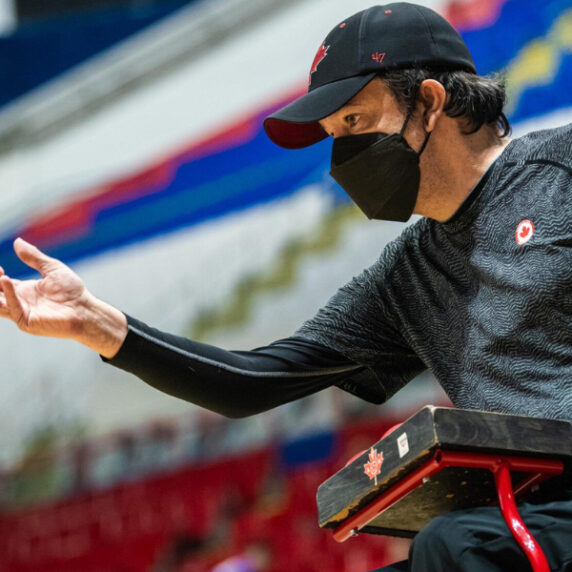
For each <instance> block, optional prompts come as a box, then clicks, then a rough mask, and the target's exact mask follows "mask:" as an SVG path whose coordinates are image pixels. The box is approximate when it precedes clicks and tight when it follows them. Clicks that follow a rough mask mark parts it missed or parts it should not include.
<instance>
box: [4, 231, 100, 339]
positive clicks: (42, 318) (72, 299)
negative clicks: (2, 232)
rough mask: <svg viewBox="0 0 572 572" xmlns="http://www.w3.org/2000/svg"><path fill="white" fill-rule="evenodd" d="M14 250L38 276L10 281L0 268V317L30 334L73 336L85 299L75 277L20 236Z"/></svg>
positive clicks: (85, 292) (87, 295)
mask: <svg viewBox="0 0 572 572" xmlns="http://www.w3.org/2000/svg"><path fill="white" fill-rule="evenodd" d="M14 250H15V251H16V254H17V255H18V257H19V258H20V260H22V262H24V263H25V264H27V265H28V266H30V267H31V268H34V269H35V270H37V271H38V272H39V273H40V274H41V276H42V278H41V279H40V280H14V279H11V278H9V277H7V276H5V275H4V272H3V270H2V269H0V316H1V317H6V318H8V319H10V320H12V321H13V322H15V323H16V324H17V326H18V327H19V328H20V329H21V330H23V331H25V332H28V333H30V334H35V335H39V336H52V337H58V338H71V337H74V335H75V334H76V333H77V328H78V327H80V323H81V316H82V309H83V308H84V307H85V304H86V302H87V300H88V298H89V293H88V292H87V290H86V288H85V286H84V284H83V282H82V281H81V279H80V278H79V276H78V275H77V274H75V272H73V271H72V270H71V269H70V268H68V267H67V266H66V265H65V264H63V263H62V262H60V261H59V260H56V259H55V258H50V257H49V256H47V255H45V254H44V253H42V252H41V251H40V250H38V249H37V248H36V247H35V246H32V245H31V244H29V243H27V242H25V241H24V240H22V239H17V240H16V241H15V243H14Z"/></svg>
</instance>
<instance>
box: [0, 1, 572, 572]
mask: <svg viewBox="0 0 572 572" xmlns="http://www.w3.org/2000/svg"><path fill="white" fill-rule="evenodd" d="M503 103H504V87H503V85H502V82H499V81H498V80H497V79H495V78H482V77H479V76H478V75H476V70H475V66H474V63H473V61H472V58H471V55H470V53H469V52H468V50H467V48H466V46H465V44H464V43H463V41H462V39H461V38H460V37H459V35H458V34H457V33H456V32H455V31H454V29H453V28H452V27H451V26H450V25H449V24H448V23H447V22H446V21H445V20H444V19H443V18H441V17H440V16H438V15H437V14H436V13H435V12H433V11H431V10H429V9H426V8H423V7H420V6H415V5H412V4H406V3H397V4H389V5H387V6H377V7H373V8H371V9H369V10H365V11H363V12H360V13H358V14H355V15H353V16H351V17H350V18H348V19H347V20H345V21H344V22H341V23H340V24H339V25H337V26H336V27H335V28H334V29H333V30H332V31H331V32H330V34H329V35H328V36H327V37H326V39H325V41H324V43H323V44H322V46H321V47H320V49H319V50H318V53H317V55H316V58H315V59H314V62H313V64H312V68H311V72H310V85H309V90H308V94H306V95H305V96H304V97H302V98H300V99H298V100H296V101H295V102H294V103H292V104H290V105H289V106H287V107H286V108H284V109H282V110H280V111H279V112H277V113H276V114H274V115H273V116H271V117H269V118H268V119H267V120H266V122H265V128H266V131H267V133H268V135H269V136H270V138H271V139H272V140H273V141H275V142H276V143H278V144H280V145H283V146H284V147H291V148H295V147H302V146H305V145H309V144H312V143H314V142H316V141H319V140H321V139H323V138H325V137H327V136H332V137H333V138H334V142H333V148H332V173H331V174H332V176H333V177H334V178H335V179H336V180H337V181H338V182H339V183H340V184H341V185H342V186H343V187H344V188H345V189H346V191H347V192H348V194H349V195H350V196H351V197H352V198H353V199H354V200H355V202H356V203H357V204H358V205H359V206H360V207H361V208H362V210H363V211H364V212H365V214H366V215H367V216H368V217H370V218H380V219H391V220H407V219H408V218H409V216H410V215H411V214H412V212H414V213H417V214H420V215H423V216H424V217H425V218H423V219H421V220H420V221H419V222H418V223H416V224H415V225H412V226H410V227H408V228H407V229H406V230H405V231H404V232H403V234H402V235H401V236H400V237H399V238H398V239H397V240H396V241H394V242H393V243H391V244H390V245H389V246H388V247H387V248H386V249H385V250H384V251H383V252H382V254H381V256H380V258H379V260H378V261H377V262H376V263H375V264H373V266H371V267H370V268H369V269H367V270H365V271H364V272H363V273H362V274H361V275H360V276H358V277H357V278H355V279H354V280H352V281H351V282H350V283H349V284H347V285H346V286H344V287H343V288H341V289H340V290H339V291H338V293H337V294H336V295H335V296H334V297H333V298H332V299H331V300H330V301H329V303H328V304H327V305H326V306H325V307H324V308H323V309H322V310H321V311H320V312H319V313H318V314H317V316H316V317H315V318H313V319H312V320H310V321H308V322H307V323H306V324H304V325H303V326H302V328H301V329H300V330H299V331H298V332H296V334H295V335H294V336H292V337H290V338H287V339H285V340H280V341H278V342H275V343H273V344H271V345H269V346H267V347H264V348H259V349H257V350H254V351H251V352H228V351H225V350H222V349H219V348H214V347H211V346H207V345H204V344H200V343H196V342H193V341H191V340H188V339H184V338H180V337H177V336H173V335H170V334H167V333H163V332H159V331H157V330H154V329H152V328H150V327H149V326H147V325H145V324H143V323H141V322H139V321H137V320H135V319H134V318H131V317H127V316H125V315H124V314H122V313H121V312H119V311H118V310H116V309H115V308H113V307H110V306H109V305H108V304H106V303H104V302H102V301H100V300H98V299H97V298H95V297H94V296H93V295H92V294H91V293H89V292H88V291H87V290H86V289H85V287H84V286H83V284H82V282H81V280H80V279H79V278H78V277H77V276H76V275H75V274H74V273H73V272H71V270H69V269H68V268H67V267H65V266H64V265H63V264H61V263H60V262H59V261H57V260H54V259H52V258H49V257H47V256H46V255H44V254H43V253H41V252H40V251H38V250H37V249H36V248H34V247H33V246H31V245H29V244H27V243H25V242H24V241H22V240H20V239H18V240H17V241H16V242H15V244H14V247H15V250H16V252H17V254H18V256H19V257H20V258H21V259H22V260H23V261H24V262H25V263H26V264H28V265H30V266H31V267H32V268H35V269H37V270H38V271H39V272H40V273H41V274H42V276H43V278H42V280H40V281H26V282H18V281H15V280H11V279H10V278H8V277H7V276H4V277H2V278H0V287H1V289H2V292H3V294H2V295H1V296H0V313H1V315H3V316H5V317H7V318H9V319H12V320H13V321H14V322H16V323H17V324H18V326H19V327H20V329H22V330H24V331H27V332H30V333H34V334H37V335H49V336H57V337H66V338H72V339H75V340H77V341H79V342H81V343H83V344H84V345H86V346H88V347H90V348H92V349H94V350H95V351H97V352H99V353H100V354H101V355H102V356H103V358H104V359H105V360H107V361H109V363H111V364H113V365H115V366H117V367H120V368H123V369H125V370H127V371H130V372H132V373H134V374H136V375H138V376H139V377H141V378H142V379H144V380H145V381H147V382H148V383H150V384H151V385H153V386H155V387H157V388H158V389H161V390H162V391H165V392H167V393H170V394H172V395H176V396H178V397H182V398H183V399H188V400H190V401H192V402H194V403H197V404H199V405H202V406H204V407H208V408H210V409H213V410H215V411H218V412H220V413H223V414H225V415H229V416H241V415H249V414H253V413H256V412H259V411H263V410H265V409H268V408H270V407H274V406H276V405H279V404H281V403H285V402H287V401H291V400H293V399H297V398H300V397H303V396H305V395H308V394H310V393H312V392H315V391H318V390H320V389H323V388H325V387H327V386H330V385H337V386H339V387H341V388H343V389H345V390H347V391H350V392H352V393H354V394H356V395H358V396H360V397H362V398H364V399H367V400H370V401H373V402H376V403H381V402H382V401H384V400H385V399H388V398H389V397H390V396H391V395H392V394H393V393H395V392H396V391H397V390H398V389H399V388H400V387H402V386H403V385H404V384H406V383H407V382H408V381H409V380H411V379H412V378H413V377H414V376H415V375H417V374H418V373H419V372H421V371H422V370H424V369H425V368H430V369H431V370H432V371H433V373H434V374H435V376H436V377H437V379H438V380H439V381H440V383H441V384H442V385H443V387H444V389H445V390H446V391H447V393H448V395H449V397H450V398H451V400H452V402H453V403H454V404H455V405H456V406H459V407H466V408H472V409H481V410H489V411H500V412H508V413H517V414H524V415H531V416H541V417H553V418H565V419H572V407H571V406H572V390H571V388H570V382H571V381H572V327H571V326H572V296H571V294H570V293H571V292H572V248H571V247H572V224H571V223H570V207H569V204H570V190H571V188H572V179H571V177H572V161H571V159H570V157H571V153H570V151H571V147H572V128H571V127H570V126H567V127H562V128H559V129H555V130H552V131H544V132H538V133H533V134H531V135H528V136H527V137H524V138H522V139H519V140H514V141H509V139H508V137H507V135H508V132H509V126H508V122H507V120H506V118H505V117H504V115H503V113H502V107H503ZM150 276H151V280H152V273H151V274H150ZM571 498H572V496H571V495H570V494H569V493H568V492H567V486H566V484H565V483H559V484H558V486H556V485H551V486H550V488H549V490H548V491H546V492H544V493H543V492H542V491H541V494H539V495H538V496H537V498H536V499H535V503H536V504H524V505H523V506H522V508H521V513H522V514H523V517H524V520H525V522H526V523H527V524H528V525H529V527H530V529H531V532H532V533H533V534H534V535H535V536H536V538H537V540H539V542H540V544H541V545H542V546H543V547H544V549H545V550H546V552H547V557H548V560H549V563H550V566H551V569H552V570H572V542H570V539H571V538H572V501H571V500H570V499H571ZM406 566H409V569H410V570H413V571H423V572H429V571H433V570H456V569H458V570H526V569H527V568H528V563H527V560H526V559H525V557H524V555H523V554H522V552H521V551H520V549H519V548H518V546H517V544H516V542H515V541H514V540H513V539H512V537H511V536H510V533H509V532H508V529H507V527H506V526H505V525H504V523H503V522H502V519H501V517H500V513H499V511H498V509H495V508H491V507H484V508H482V509H476V510H472V511H461V512H459V513H452V514H450V515H446V516H443V517H439V518H438V519H435V520H434V521H433V522H432V523H430V525H429V526H428V527H427V528H426V529H425V530H424V531H422V532H421V533H420V534H419V535H418V536H417V538H416V540H415V541H414V543H413V546H412V550H411V553H410V561H409V564H407V563H401V565H397V567H395V568H393V569H407V568H406ZM389 569H390V568H388V570H389Z"/></svg>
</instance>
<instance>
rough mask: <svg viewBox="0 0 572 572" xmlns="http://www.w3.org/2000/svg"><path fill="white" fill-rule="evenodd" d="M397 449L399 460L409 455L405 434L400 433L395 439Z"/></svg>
mask: <svg viewBox="0 0 572 572" xmlns="http://www.w3.org/2000/svg"><path fill="white" fill-rule="evenodd" d="M397 449H398V450H399V458H400V459H401V457H403V456H404V455H407V453H409V443H408V442H407V433H402V434H401V435H400V436H399V437H398V438H397Z"/></svg>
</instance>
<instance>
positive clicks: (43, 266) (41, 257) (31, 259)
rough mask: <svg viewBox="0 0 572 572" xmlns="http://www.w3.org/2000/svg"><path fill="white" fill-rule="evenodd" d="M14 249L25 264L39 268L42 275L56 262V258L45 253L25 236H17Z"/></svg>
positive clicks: (35, 268)
mask: <svg viewBox="0 0 572 572" xmlns="http://www.w3.org/2000/svg"><path fill="white" fill-rule="evenodd" d="M14 251H15V252H16V254H17V256H18V258H19V259H20V260H21V261H22V262H23V263H24V264H27V265H28V266H30V267H31V268H33V269H34V270H37V271H38V272H39V273H40V274H41V275H42V276H44V275H45V274H46V272H48V271H49V269H50V266H52V265H53V264H54V262H56V259H55V258H51V257H50V256H48V255H47V254H44V253H43V252H42V251H41V250H40V249H38V248H36V247H35V246H34V245H33V244H30V243H29V242H26V241H25V240H24V239H23V238H17V239H16V240H15V241H14Z"/></svg>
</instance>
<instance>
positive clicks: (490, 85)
mask: <svg viewBox="0 0 572 572" xmlns="http://www.w3.org/2000/svg"><path fill="white" fill-rule="evenodd" d="M380 77H381V78H382V79H383V80H384V81H385V82H386V84H387V85H388V87H389V88H390V89H391V91H392V92H393V93H394V95H395V96H396V98H397V101H398V102H399V103H401V104H402V105H403V106H404V107H406V108H407V109H411V108H413V107H414V105H415V102H416V100H417V94H418V91H419V88H420V86H421V83H422V82H423V81H424V80H426V79H434V80H436V81H438V82H439V83H440V84H441V85H443V87H444V88H445V91H446V93H447V102H446V103H445V107H444V111H445V113H446V114H447V115H448V116H449V117H462V118H464V119H465V120H466V130H465V131H463V133H465V134H466V135H470V134H471V133H475V132H477V131H478V130H479V129H480V128H481V127H482V126H483V125H491V124H495V125H496V126H497V128H498V130H499V134H500V135H501V137H506V136H507V135H509V134H510V131H511V128H510V123H509V122H508V119H507V118H506V116H505V114H504V113H503V107H504V104H505V101H506V88H505V80H504V77H503V76H502V75H501V74H493V75H488V76H479V75H476V74H474V73H470V72H466V71H434V70H426V69H418V68H413V69H404V70H393V71H389V72H385V73H384V74H383V75H381V76H380Z"/></svg>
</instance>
